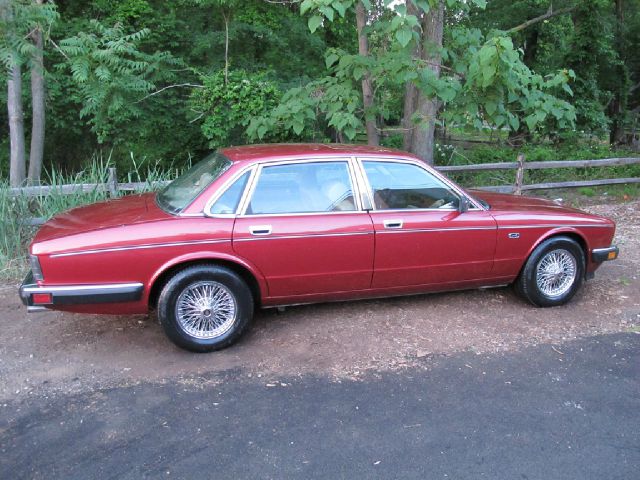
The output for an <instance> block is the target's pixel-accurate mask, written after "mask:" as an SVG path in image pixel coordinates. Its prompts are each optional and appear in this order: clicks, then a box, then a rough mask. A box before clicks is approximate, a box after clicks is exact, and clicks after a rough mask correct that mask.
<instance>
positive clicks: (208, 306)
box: [176, 281, 237, 339]
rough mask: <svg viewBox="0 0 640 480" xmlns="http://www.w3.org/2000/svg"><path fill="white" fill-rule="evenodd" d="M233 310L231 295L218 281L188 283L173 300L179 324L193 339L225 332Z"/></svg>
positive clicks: (232, 318) (234, 318) (232, 297)
mask: <svg viewBox="0 0 640 480" xmlns="http://www.w3.org/2000/svg"><path fill="white" fill-rule="evenodd" d="M236 312H237V306H236V301H235V298H234V296H233V294H232V293H231V292H230V291H229V289H227V287H225V286H224V285H222V284H221V283H218V282H213V281H205V282H198V283H194V284H192V285H189V286H188V287H187V288H185V289H184V290H183V291H182V293H181V294H180V296H179V297H178V301H177V302H176V318H177V319H178V323H179V324H180V327H181V328H182V329H183V330H184V331H185V332H186V333H187V334H189V335H191V336H192V337H196V338H202V339H209V338H216V337H219V336H221V335H224V334H225V333H226V332H228V331H229V329H230V328H231V327H232V326H233V324H234V323H235V321H236Z"/></svg>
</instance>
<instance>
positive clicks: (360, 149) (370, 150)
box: [220, 143, 416, 162]
mask: <svg viewBox="0 0 640 480" xmlns="http://www.w3.org/2000/svg"><path fill="white" fill-rule="evenodd" d="M220 152H221V153H222V154H223V155H225V156H226V157H227V158H228V159H229V160H231V161H233V162H254V161H262V160H272V159H286V158H299V157H310V158H313V157H328V156H352V155H358V156H374V157H376V156H381V157H385V156H386V157H389V156H392V157H403V158H416V157H414V155H412V154H410V153H407V152H403V151H401V150H396V149H393V148H387V147H375V146H370V145H347V144H339V143H272V144H263V145H245V146H241V147H229V148H223V149H221V150H220Z"/></svg>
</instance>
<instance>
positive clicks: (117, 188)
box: [11, 155, 640, 197]
mask: <svg viewBox="0 0 640 480" xmlns="http://www.w3.org/2000/svg"><path fill="white" fill-rule="evenodd" d="M635 164H640V157H637V158H636V157H631V158H604V159H598V160H556V161H548V162H526V161H525V157H524V155H518V159H517V160H516V161H515V162H500V163H480V164H474V165H450V166H436V168H437V169H438V170H439V171H441V172H479V171H487V170H515V171H516V182H515V184H514V185H500V186H477V187H475V188H478V189H480V190H488V191H493V192H504V193H516V194H520V193H521V192H523V191H530V190H545V189H553V188H576V187H592V186H598V185H617V184H629V183H640V177H631V178H608V179H601V180H579V181H569V182H550V183H535V184H529V185H527V184H525V183H524V172H525V171H526V170H543V169H551V168H596V167H616V166H621V165H635ZM117 178H118V177H117V172H116V169H115V168H110V169H109V179H108V180H107V182H106V183H77V184H70V185H58V186H46V185H42V186H34V187H22V188H12V189H11V194H12V195H14V196H15V195H26V196H33V197H37V196H45V195H48V194H50V193H51V192H54V191H55V192H56V193H58V194H74V193H80V192H95V191H100V192H109V195H110V196H112V197H116V196H118V194H119V192H135V191H141V190H146V189H149V188H156V187H162V186H164V185H166V184H167V183H169V182H167V181H158V182H151V183H149V182H127V183H119V182H118V180H117Z"/></svg>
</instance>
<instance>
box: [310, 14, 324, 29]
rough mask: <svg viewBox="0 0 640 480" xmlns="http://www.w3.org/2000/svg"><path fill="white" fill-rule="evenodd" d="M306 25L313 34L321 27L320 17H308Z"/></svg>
mask: <svg viewBox="0 0 640 480" xmlns="http://www.w3.org/2000/svg"><path fill="white" fill-rule="evenodd" d="M308 25H309V30H311V33H314V32H315V31H316V30H317V29H318V27H319V26H320V25H322V17H321V16H320V15H314V16H312V17H309V22H308Z"/></svg>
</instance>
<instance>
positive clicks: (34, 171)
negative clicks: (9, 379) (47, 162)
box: [29, 0, 45, 185]
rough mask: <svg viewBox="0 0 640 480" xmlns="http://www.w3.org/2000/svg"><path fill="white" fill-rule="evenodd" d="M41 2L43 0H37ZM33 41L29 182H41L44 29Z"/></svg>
mask: <svg viewBox="0 0 640 480" xmlns="http://www.w3.org/2000/svg"><path fill="white" fill-rule="evenodd" d="M36 1H37V3H41V2H42V0H36ZM32 38H33V43H34V44H35V47H36V50H35V52H34V54H33V59H32V63H31V104H32V114H33V119H32V126H31V148H30V149H29V184H30V185H37V184H39V183H40V175H41V173H42V159H43V156H44V134H45V106H44V63H43V45H42V30H41V29H40V28H38V29H36V30H35V31H34V32H33V34H32Z"/></svg>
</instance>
